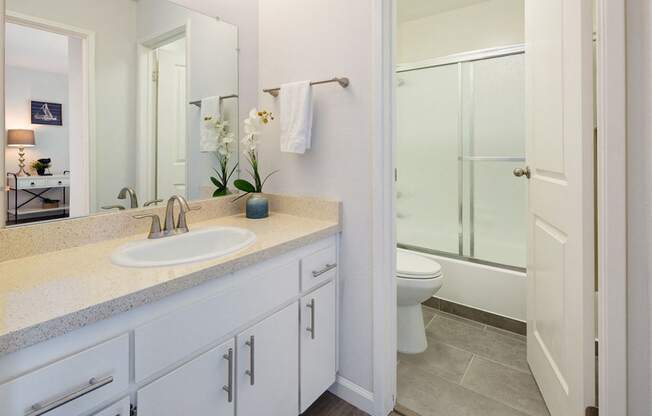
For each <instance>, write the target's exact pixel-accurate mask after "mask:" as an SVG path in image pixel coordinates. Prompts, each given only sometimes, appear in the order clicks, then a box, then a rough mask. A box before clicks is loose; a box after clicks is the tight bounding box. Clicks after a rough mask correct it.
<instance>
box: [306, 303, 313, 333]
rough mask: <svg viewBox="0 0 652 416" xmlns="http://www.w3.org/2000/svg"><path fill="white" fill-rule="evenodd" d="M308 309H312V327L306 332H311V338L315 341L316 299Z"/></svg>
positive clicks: (307, 306) (308, 305)
mask: <svg viewBox="0 0 652 416" xmlns="http://www.w3.org/2000/svg"><path fill="white" fill-rule="evenodd" d="M306 308H308V309H310V326H309V327H308V328H306V331H308V332H310V338H312V339H315V299H312V300H311V301H310V303H309V304H307V305H306Z"/></svg>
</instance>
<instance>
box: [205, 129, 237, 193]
mask: <svg viewBox="0 0 652 416" xmlns="http://www.w3.org/2000/svg"><path fill="white" fill-rule="evenodd" d="M204 122H205V123H207V124H208V125H209V126H210V127H211V128H213V129H214V130H215V137H216V138H217V150H216V151H215V155H216V156H217V162H218V165H219V166H218V168H217V169H213V170H214V171H215V174H216V176H211V182H213V185H215V188H216V189H215V192H213V197H218V196H224V195H228V194H230V193H231V192H230V191H229V181H230V180H231V177H232V176H233V174H234V173H235V171H236V169H237V168H238V164H237V163H236V164H235V165H234V166H233V168H231V170H230V171H229V162H230V161H231V157H232V156H233V146H234V144H235V136H234V134H233V132H232V131H231V129H230V128H229V122H228V121H224V120H221V119H217V120H214V119H213V118H212V117H206V118H205V119H204Z"/></svg>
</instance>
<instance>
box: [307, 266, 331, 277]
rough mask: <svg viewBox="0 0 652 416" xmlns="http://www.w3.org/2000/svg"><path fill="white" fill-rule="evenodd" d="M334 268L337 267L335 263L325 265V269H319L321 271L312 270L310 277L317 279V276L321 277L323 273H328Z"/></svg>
mask: <svg viewBox="0 0 652 416" xmlns="http://www.w3.org/2000/svg"><path fill="white" fill-rule="evenodd" d="M336 267H337V263H333V264H326V267H324V268H323V269H321V270H313V272H312V277H319V276H321V275H322V274H324V273H328V272H330V271H331V270H333V269H334V268H336Z"/></svg>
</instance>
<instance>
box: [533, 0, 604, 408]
mask: <svg viewBox="0 0 652 416" xmlns="http://www.w3.org/2000/svg"><path fill="white" fill-rule="evenodd" d="M591 8H592V5H591V1H590V0H545V1H541V0H526V2H525V23H526V24H525V27H526V45H527V46H526V88H527V92H528V94H527V117H528V120H527V122H528V134H527V159H528V164H529V166H530V169H531V175H532V176H531V179H530V183H529V185H530V186H529V212H528V225H529V235H528V307H527V308H528V309H527V314H528V317H527V324H528V325H527V328H528V339H527V342H528V349H527V351H528V362H529V364H530V367H531V368H532V372H533V374H534V377H535V378H536V380H537V383H538V384H539V387H540V388H541V392H542V394H543V397H544V398H545V400H546V403H547V405H548V407H549V409H550V413H551V415H552V416H580V415H583V414H584V409H585V407H586V406H590V405H594V400H595V393H594V391H595V376H594V374H595V357H594V352H593V351H594V346H593V343H594V332H593V331H594V329H593V328H594V317H593V315H594V313H593V291H594V250H593V244H594V235H593V233H594V231H593V230H594V227H593V218H594V204H593V122H592V117H593V110H592V89H593V82H592V81H593V80H592V49H591V48H592V18H591V16H592V10H591Z"/></svg>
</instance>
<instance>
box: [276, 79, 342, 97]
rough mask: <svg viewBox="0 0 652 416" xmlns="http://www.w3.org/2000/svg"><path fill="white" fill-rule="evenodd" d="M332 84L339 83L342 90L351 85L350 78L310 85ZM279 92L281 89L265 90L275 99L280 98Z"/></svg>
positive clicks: (315, 82)
mask: <svg viewBox="0 0 652 416" xmlns="http://www.w3.org/2000/svg"><path fill="white" fill-rule="evenodd" d="M331 82H337V83H338V84H340V86H341V87H342V88H346V87H348V86H349V84H350V82H349V79H348V78H333V79H327V80H324V81H312V82H311V83H310V85H320V84H329V83H331ZM279 91H281V88H270V89H266V90H263V92H266V93H268V94H271V95H272V96H274V97H278V93H279Z"/></svg>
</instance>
